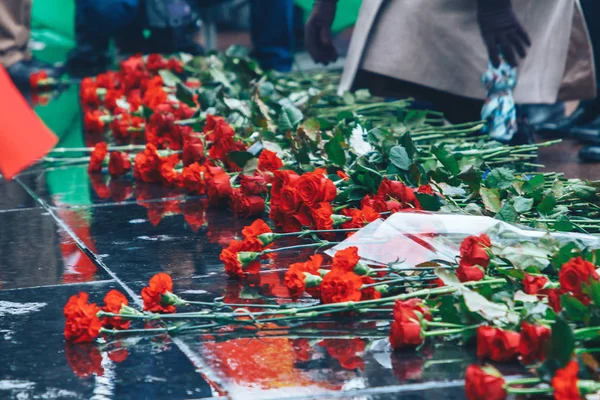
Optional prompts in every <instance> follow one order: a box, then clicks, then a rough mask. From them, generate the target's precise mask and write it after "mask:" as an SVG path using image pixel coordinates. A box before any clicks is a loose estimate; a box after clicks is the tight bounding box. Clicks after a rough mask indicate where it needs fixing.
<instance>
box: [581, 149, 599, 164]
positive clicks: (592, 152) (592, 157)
mask: <svg viewBox="0 0 600 400" xmlns="http://www.w3.org/2000/svg"><path fill="white" fill-rule="evenodd" d="M579 159H580V160H581V161H583V162H598V161H600V146H586V147H584V148H582V149H581V150H579Z"/></svg>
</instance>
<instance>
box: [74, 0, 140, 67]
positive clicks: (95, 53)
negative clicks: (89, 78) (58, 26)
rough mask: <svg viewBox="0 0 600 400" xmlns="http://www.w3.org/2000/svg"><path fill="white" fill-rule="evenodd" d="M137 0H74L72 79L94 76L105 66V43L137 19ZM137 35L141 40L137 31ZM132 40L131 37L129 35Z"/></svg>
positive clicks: (106, 63)
mask: <svg viewBox="0 0 600 400" xmlns="http://www.w3.org/2000/svg"><path fill="white" fill-rule="evenodd" d="M139 9H140V0H102V1H98V0H77V1H76V6H75V38H76V42H77V47H76V48H75V49H74V50H73V51H72V53H71V54H70V55H69V61H68V67H69V71H70V73H71V74H73V75H81V76H86V75H96V74H98V73H100V72H103V71H104V70H106V69H107V68H108V66H109V62H110V58H109V56H108V49H109V43H110V40H111V39H112V38H114V37H115V36H117V35H118V34H119V33H121V32H123V31H125V30H127V29H128V27H129V26H130V25H132V23H133V22H134V21H135V20H136V18H138V14H139ZM139 30H140V31H139V32H138V33H137V34H138V35H139V36H140V37H141V34H142V33H141V28H140V29H139ZM132 36H133V34H132Z"/></svg>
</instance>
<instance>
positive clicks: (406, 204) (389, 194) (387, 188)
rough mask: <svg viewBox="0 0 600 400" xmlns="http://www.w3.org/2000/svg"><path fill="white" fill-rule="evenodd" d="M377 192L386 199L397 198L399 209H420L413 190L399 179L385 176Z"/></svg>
mask: <svg viewBox="0 0 600 400" xmlns="http://www.w3.org/2000/svg"><path fill="white" fill-rule="evenodd" d="M377 194H378V195H379V196H381V197H383V198H384V200H386V201H387V200H390V199H392V200H397V201H398V202H399V203H400V208H401V209H405V208H413V209H416V210H419V209H421V205H420V204H419V200H417V196H415V192H414V190H413V189H411V188H409V187H408V186H406V185H405V184H404V183H402V182H400V181H390V180H389V179H387V178H386V179H384V180H383V181H382V182H381V184H380V185H379V189H378V190H377ZM388 208H389V206H388Z"/></svg>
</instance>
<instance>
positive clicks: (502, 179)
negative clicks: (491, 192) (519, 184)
mask: <svg viewBox="0 0 600 400" xmlns="http://www.w3.org/2000/svg"><path fill="white" fill-rule="evenodd" d="M514 180H515V176H514V173H513V171H511V170H510V169H508V168H503V167H502V168H496V169H493V170H492V171H491V172H490V173H489V174H488V175H487V178H485V183H486V184H487V187H489V188H491V189H494V188H496V189H508V188H509V187H511V186H512V183H513V182H514Z"/></svg>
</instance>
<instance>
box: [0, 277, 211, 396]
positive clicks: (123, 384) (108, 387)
mask: <svg viewBox="0 0 600 400" xmlns="http://www.w3.org/2000/svg"><path fill="white" fill-rule="evenodd" d="M115 287H117V286H115V285H114V284H111V283H91V284H86V285H79V286H72V285H69V286H54V287H45V288H36V289H20V290H15V291H0V321H2V323H1V324H0V343H1V348H2V353H3V362H2V363H0V398H3V399H4V398H8V399H27V398H43V399H52V398H56V399H64V398H75V399H89V398H98V399H112V398H114V399H140V398H141V399H152V398H178V399H179V398H192V397H197V398H200V397H208V396H210V395H211V389H210V387H209V386H208V384H207V383H206V382H205V381H204V380H203V379H202V377H201V375H199V374H198V373H196V372H195V370H194V366H193V365H192V363H191V362H190V361H189V360H188V359H187V358H186V357H185V356H184V354H183V353H181V352H180V351H179V350H178V349H177V347H176V346H175V345H174V344H173V343H172V342H171V339H169V338H168V337H157V338H148V337H145V338H139V337H138V338H127V339H123V340H120V341H115V342H111V343H108V344H105V345H100V346H99V345H93V344H83V345H81V344H66V343H65V340H64V337H63V335H62V330H63V324H64V319H63V317H62V307H63V305H64V304H65V303H66V301H67V300H68V298H69V297H70V296H71V295H72V294H74V293H77V292H78V291H86V292H88V293H90V296H91V297H92V298H94V299H95V300H100V301H101V300H102V297H103V296H104V293H105V292H106V291H108V290H110V289H112V288H115ZM94 396H96V397H94Z"/></svg>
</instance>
